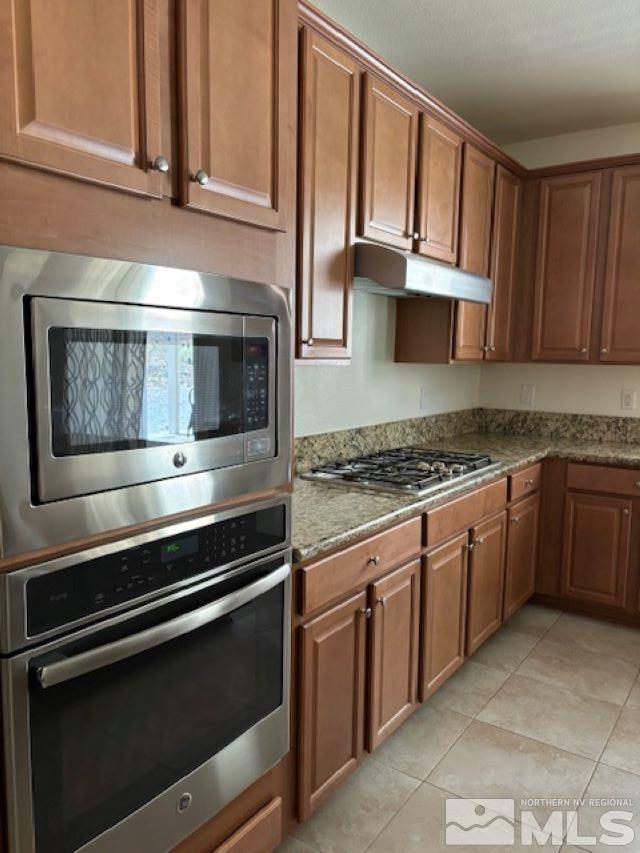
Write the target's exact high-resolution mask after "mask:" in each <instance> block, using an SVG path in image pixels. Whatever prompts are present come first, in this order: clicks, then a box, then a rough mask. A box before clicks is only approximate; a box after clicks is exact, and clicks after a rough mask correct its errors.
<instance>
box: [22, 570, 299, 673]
mask: <svg viewBox="0 0 640 853" xmlns="http://www.w3.org/2000/svg"><path fill="white" fill-rule="evenodd" d="M290 574H291V566H290V565H289V564H288V563H285V564H284V565H282V566H279V567H278V568H277V569H274V571H272V572H269V574H268V575H266V576H265V577H263V578H259V579H258V580H256V581H254V582H253V583H250V584H249V585H248V586H245V587H243V589H238V590H236V591H235V592H231V593H229V595H225V596H224V598H220V599H219V600H218V601H212V602H211V603H210V604H205V605H204V606H203V607H198V608H197V610H192V611H191V612H190V613H184V614H183V615H182V616H176V618H175V619H171V620H170V621H169V622H162V623H161V624H160V625H155V626H154V627H153V628H147V629H146V630H145V631H140V633H138V634H132V635H131V636H129V637H123V638H122V639H121V640H115V641H114V642H113V643H107V644H106V645H104V646H98V647H97V648H95V649H90V650H89V651H87V652H81V653H80V654H78V655H74V656H73V657H70V658H66V659H64V660H60V661H56V662H55V663H48V664H45V666H40V667H38V668H37V669H36V677H37V679H38V681H39V682H40V685H41V686H42V687H44V688H47V687H53V686H54V685H56V684H62V683H63V682H65V681H71V679H73V678H78V677H79V676H81V675H86V674H87V673H89V672H94V670H96V669H102V667H105V666H110V665H111V664H113V663H117V662H118V661H121V660H125V659H126V658H130V657H133V656H134V655H137V654H140V652H146V651H148V650H149V649H153V648H155V647H156V646H161V645H162V644H163V643H167V642H169V640H174V639H176V637H182V636H183V635H184V634H190V633H191V632H192V631H196V630H197V629H198V628H202V627H203V626H204V625H208V624H209V623H210V622H215V621H216V619H219V618H220V617H221V616H224V615H225V614H227V613H230V612H231V611H232V610H237V609H238V607H242V605H243V604H247V602H249V601H251V600H252V599H254V598H257V597H258V596H259V595H262V594H263V593H264V592H268V591H269V590H270V589H273V587H275V586H278V584H279V583H282V581H284V580H286V579H287V578H288V577H289V575H290Z"/></svg>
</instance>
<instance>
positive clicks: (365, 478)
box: [302, 447, 498, 497]
mask: <svg viewBox="0 0 640 853" xmlns="http://www.w3.org/2000/svg"><path fill="white" fill-rule="evenodd" d="M497 464H498V463H497V462H493V460H492V459H491V457H490V456H489V455H488V454H487V453H465V452H458V451H451V452H449V451H443V450H426V449H424V448H422V447H400V448H398V449H397V450H384V451H382V452H380V453H373V454H371V455H370V456H361V457H359V458H358V459H350V460H349V461H347V462H336V463H335V464H332V465H324V466H322V467H320V468H314V469H313V470H311V471H309V473H307V474H303V475H302V476H303V477H304V478H305V479H307V480H320V481H323V482H325V483H336V484H338V485H344V486H351V487H352V488H353V487H357V488H362V489H377V490H378V491H381V492H395V493H397V492H400V493H403V494H409V495H416V496H418V497H421V496H422V495H425V494H428V493H429V492H431V491H434V490H435V489H438V488H440V487H442V486H443V485H445V484H446V483H449V482H451V481H452V480H459V479H461V478H462V477H468V476H470V475H472V474H474V473H475V472H476V471H478V470H480V469H481V468H489V467H494V466H495V465H497Z"/></svg>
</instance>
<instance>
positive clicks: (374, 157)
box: [360, 74, 418, 250]
mask: <svg viewBox="0 0 640 853" xmlns="http://www.w3.org/2000/svg"><path fill="white" fill-rule="evenodd" d="M417 125H418V109H417V107H416V106H415V105H414V104H413V103H412V102H411V101H409V100H407V99H406V98H403V97H402V95H399V94H398V93H397V92H396V91H395V89H392V88H391V87H390V86H387V85H386V84H385V83H382V82H381V81H380V80H378V79H376V78H375V77H373V76H371V75H370V74H367V75H366V76H365V85H364V146H363V157H364V159H363V164H362V204H361V217H360V234H361V235H362V236H363V237H369V238H370V239H371V240H377V241H378V242H379V243H387V244H388V245H390V246H397V247H398V248H400V249H407V250H408V249H411V246H412V244H413V203H414V194H415V180H416V139H417Z"/></svg>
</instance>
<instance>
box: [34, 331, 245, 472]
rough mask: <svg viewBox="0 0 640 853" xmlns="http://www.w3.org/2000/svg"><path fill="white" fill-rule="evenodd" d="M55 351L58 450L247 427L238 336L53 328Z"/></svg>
mask: <svg viewBox="0 0 640 853" xmlns="http://www.w3.org/2000/svg"><path fill="white" fill-rule="evenodd" d="M49 357H50V386H51V413H52V415H51V416H52V437H53V441H52V444H53V446H52V452H53V455H54V456H77V455H82V454H87V453H104V452H108V451H113V450H133V449H138V448H144V447H154V446H160V445H171V444H184V443H188V442H194V441H201V440H203V439H208V438H217V437H219V436H224V435H233V434H236V433H240V432H242V429H243V421H244V400H243V390H242V389H243V341H242V339H241V338H239V337H218V336H213V335H197V334H191V333H187V332H161V331H144V332H140V331H123V330H109V329H79V328H52V329H50V330H49Z"/></svg>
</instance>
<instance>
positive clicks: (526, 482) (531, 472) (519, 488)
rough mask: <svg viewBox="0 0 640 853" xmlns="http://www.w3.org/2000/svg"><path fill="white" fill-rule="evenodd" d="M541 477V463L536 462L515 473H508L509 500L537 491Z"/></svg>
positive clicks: (515, 499)
mask: <svg viewBox="0 0 640 853" xmlns="http://www.w3.org/2000/svg"><path fill="white" fill-rule="evenodd" d="M541 479H542V465H541V464H540V463H539V462H536V464H535V465H530V466H529V467H528V468H524V469H523V470H522V471H518V473H517V474H510V475H509V500H510V501H517V500H518V498H522V497H524V496H525V495H530V494H531V493H532V492H537V491H538V489H539V488H540V481H541Z"/></svg>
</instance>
